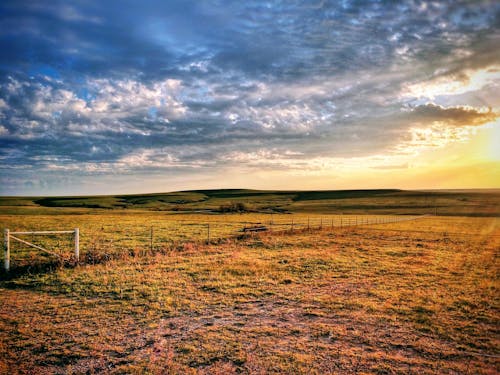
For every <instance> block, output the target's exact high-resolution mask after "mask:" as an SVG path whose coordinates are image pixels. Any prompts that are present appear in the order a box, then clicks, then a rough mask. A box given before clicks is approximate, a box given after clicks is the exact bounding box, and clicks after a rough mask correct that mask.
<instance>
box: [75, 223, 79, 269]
mask: <svg viewBox="0 0 500 375" xmlns="http://www.w3.org/2000/svg"><path fill="white" fill-rule="evenodd" d="M75 259H76V261H77V262H78V261H79V260H80V229H79V228H75Z"/></svg>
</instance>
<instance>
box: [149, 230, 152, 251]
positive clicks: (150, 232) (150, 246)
mask: <svg viewBox="0 0 500 375" xmlns="http://www.w3.org/2000/svg"><path fill="white" fill-rule="evenodd" d="M149 234H150V238H149V250H150V251H151V252H153V226H151V228H150V231H149Z"/></svg>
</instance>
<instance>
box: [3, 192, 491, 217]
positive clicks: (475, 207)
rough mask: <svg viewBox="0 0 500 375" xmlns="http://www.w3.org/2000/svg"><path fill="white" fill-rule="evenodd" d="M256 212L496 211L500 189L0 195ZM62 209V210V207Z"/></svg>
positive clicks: (73, 204) (11, 204)
mask: <svg viewBox="0 0 500 375" xmlns="http://www.w3.org/2000/svg"><path fill="white" fill-rule="evenodd" d="M236 203H238V207H244V209H245V210H247V211H256V212H267V213H273V212H315V213H345V214H349V213H358V214H361V213H376V214H424V213H430V214H434V213H437V214H438V215H472V216H500V190H494V189H493V190H492V189H489V190H432V191H431V190H429V191H414V190H398V189H379V190H373V189H372V190H318V191H286V190H248V189H217V190H191V191H179V192H172V193H154V194H131V195H107V196H75V197H0V212H2V213H14V214H15V213H18V212H21V211H23V210H24V211H26V210H30V212H33V213H36V212H39V213H42V212H46V213H50V212H52V211H51V209H54V210H55V209H57V212H64V210H67V212H70V211H69V210H71V212H82V213H85V212H87V211H89V210H96V209H98V210H112V209H114V210H154V211H165V212H166V213H183V212H200V211H202V212H211V213H218V212H220V211H221V207H230V206H231V205H233V206H235V204H236ZM61 210H63V211H61ZM75 210H76V211H75Z"/></svg>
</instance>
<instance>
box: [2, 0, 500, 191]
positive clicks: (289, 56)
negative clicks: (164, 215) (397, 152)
mask: <svg viewBox="0 0 500 375" xmlns="http://www.w3.org/2000/svg"><path fill="white" fill-rule="evenodd" d="M499 9H500V6H499V5H498V3H496V2H494V1H476V2H458V1H448V2H447V1H441V2H426V1H405V2H384V1H380V2H374V1H347V0H346V1H317V2H302V1H271V2H260V1H245V2H242V1H217V0H213V1H204V2H198V1H186V0H182V1H168V2H166V1H142V2H137V1H131V0H130V1H106V2H102V1H72V2H65V1H54V2H41V1H3V2H2V3H1V4H0V48H1V51H2V53H1V54H0V72H1V75H0V145H1V148H0V160H2V164H3V165H5V166H6V165H9V168H6V167H5V168H4V173H2V176H4V177H2V178H3V179H5V181H11V182H12V181H21V180H22V179H23V177H22V176H23V173H24V174H25V175H26V176H28V175H29V174H30V173H31V172H32V171H33V170H45V171H51V173H52V175H53V176H57V175H58V173H60V174H61V175H62V174H63V173H68V171H69V170H71V171H72V172H71V173H74V174H76V175H78V174H79V173H80V174H85V173H102V174H110V173H116V171H117V170H127V171H129V172H130V173H133V171H134V170H137V171H138V170H141V171H144V170H147V171H154V170H156V171H162V170H175V171H181V172H182V171H184V170H189V168H217V167H219V166H224V165H228V164H231V163H238V162H242V163H243V162H245V160H247V159H248V158H250V159H251V158H255V157H257V158H258V157H261V158H262V159H263V162H262V163H260V164H259V165H260V167H261V168H263V167H265V160H266V159H275V160H276V159H280V160H281V159H283V160H287V159H289V160H292V161H294V162H296V161H297V160H302V161H304V163H305V162H307V160H308V159H314V158H318V157H349V156H363V155H370V154H373V153H376V152H380V151H381V150H384V149H387V148H389V147H392V146H394V143H395V142H396V143H397V142H399V141H400V140H402V139H405V134H407V131H408V129H409V128H410V127H411V126H413V125H414V124H415V123H420V124H422V123H429V124H431V123H435V122H439V121H441V122H447V123H448V124H452V125H467V122H469V123H470V124H469V125H479V124H483V123H484V122H487V121H488V120H490V119H494V118H495V117H494V116H493V112H489V113H488V112H484V111H483V110H482V109H475V108H465V107H464V106H465V105H468V104H469V101H470V100H472V101H471V103H473V104H474V105H477V103H479V102H478V99H477V98H481V97H482V96H481V92H483V93H484V92H491V91H494V89H495V87H496V85H497V84H498V82H497V79H496V78H495V79H485V80H483V81H484V82H483V81H482V82H483V83H482V85H481V86H479V87H475V88H474V90H475V92H474V93H471V94H470V93H469V92H468V91H467V90H461V91H459V92H457V93H450V92H447V91H446V90H443V89H441V87H446V86H445V85H444V86H443V82H447V81H453V82H462V83H463V84H464V85H466V84H467V83H469V82H470V81H471V80H472V79H473V74H474V72H475V71H477V70H478V69H483V70H487V71H488V72H489V74H490V76H494V74H495V69H497V70H496V71H498V64H499V61H498V60H499V59H498V55H497V53H496V49H497V48H495V46H497V45H498V42H499V28H498V26H499ZM495 66H496V68H495ZM490 76H488V77H490ZM440 85H441V86H440ZM436 87H437V89H436ZM431 89H432V90H431ZM429 92H432V95H431V94H429ZM455 94H456V95H455ZM481 100H482V101H480V103H481V106H484V105H490V106H491V105H493V106H494V105H496V104H495V103H496V101H495V103H493V104H490V103H483V102H484V101H485V100H484V99H481ZM433 101H438V102H433ZM439 101H440V102H439ZM409 106H410V107H409ZM408 108H413V110H412V111H408ZM266 150H267V151H266ZM245 154H246V155H248V158H245V157H244V156H242V155H245ZM234 155H239V156H238V157H234ZM274 166H275V164H273V163H270V164H269V165H268V167H270V168H274ZM281 167H283V165H280V168H281ZM181 172H179V173H181ZM3 185H4V187H3V189H4V191H5V192H8V191H16V187H15V186H11V185H12V184H10V183H9V184H7V185H8V186H6V184H3ZM20 185H22V184H20Z"/></svg>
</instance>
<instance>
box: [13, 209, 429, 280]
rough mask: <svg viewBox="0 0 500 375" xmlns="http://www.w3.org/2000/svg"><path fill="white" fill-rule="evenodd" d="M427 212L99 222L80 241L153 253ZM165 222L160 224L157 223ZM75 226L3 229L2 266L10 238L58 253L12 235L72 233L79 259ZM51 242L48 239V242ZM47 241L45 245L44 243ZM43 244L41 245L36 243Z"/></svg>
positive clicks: (96, 249)
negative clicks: (253, 218)
mask: <svg viewBox="0 0 500 375" xmlns="http://www.w3.org/2000/svg"><path fill="white" fill-rule="evenodd" d="M425 216H428V215H420V216H400V215H398V216H396V215H384V216H371V215H370V216H369V215H328V216H319V217H313V216H311V217H306V216H305V215H303V216H299V217H296V216H293V215H290V217H276V216H274V215H271V217H263V218H262V219H261V220H258V219H255V220H251V219H250V220H249V219H248V218H245V217H242V218H238V217H232V218H233V219H236V220H234V221H231V220H230V221H227V220H226V221H219V220H209V221H205V222H203V221H198V222H190V223H187V222H185V220H176V221H170V220H169V221H167V222H162V221H159V220H155V221H153V222H149V223H148V224H149V225H147V224H146V225H144V226H138V225H133V226H132V225H130V226H129V225H127V224H124V223H116V224H108V223H105V224H102V225H99V226H98V227H97V225H96V226H94V225H93V229H90V228H89V229H88V230H85V229H84V235H83V241H84V246H85V249H86V250H87V251H86V252H87V253H88V254H95V255H97V254H99V253H100V252H101V251H105V252H108V251H112V252H117V253H119V252H121V251H134V252H135V251H144V250H149V251H151V252H153V251H154V250H155V249H161V248H167V247H169V246H172V245H174V246H176V245H182V244H183V243H188V242H189V243H193V242H202V243H206V244H210V243H214V242H215V241H218V240H222V239H229V238H238V237H241V236H245V235H249V234H254V233H266V232H267V233H270V234H279V233H281V234H285V233H294V232H297V231H303V230H334V229H335V228H348V227H354V226H362V225H375V224H387V223H396V222H403V221H408V220H416V219H420V218H422V217H425ZM163 223H165V224H164V225H161V224H163ZM79 232H80V231H79V228H75V229H74V230H62V231H12V232H10V231H9V230H8V229H6V230H5V235H4V248H5V256H4V268H5V270H7V271H8V270H9V268H10V252H11V243H10V242H11V241H10V240H13V241H18V242H20V243H23V244H26V245H28V246H30V247H33V248H35V249H38V250H40V251H44V252H46V253H49V254H51V255H55V256H59V255H58V254H56V253H55V252H53V251H49V250H47V249H48V248H50V246H55V244H54V242H53V241H54V239H49V240H48V241H46V242H45V243H42V244H38V245H35V244H33V243H30V242H28V241H26V240H23V239H21V238H18V237H16V236H14V235H54V234H74V254H75V259H76V260H77V261H78V260H79V255H80V254H79V253H80V233H79ZM51 241H52V242H51ZM47 244H48V245H47ZM40 245H43V246H40Z"/></svg>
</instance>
